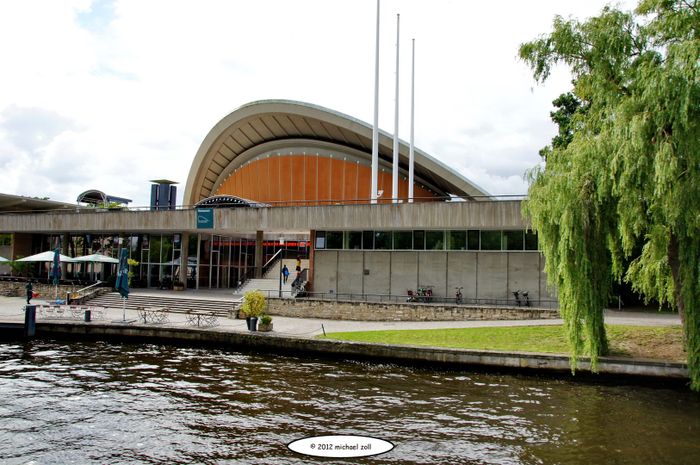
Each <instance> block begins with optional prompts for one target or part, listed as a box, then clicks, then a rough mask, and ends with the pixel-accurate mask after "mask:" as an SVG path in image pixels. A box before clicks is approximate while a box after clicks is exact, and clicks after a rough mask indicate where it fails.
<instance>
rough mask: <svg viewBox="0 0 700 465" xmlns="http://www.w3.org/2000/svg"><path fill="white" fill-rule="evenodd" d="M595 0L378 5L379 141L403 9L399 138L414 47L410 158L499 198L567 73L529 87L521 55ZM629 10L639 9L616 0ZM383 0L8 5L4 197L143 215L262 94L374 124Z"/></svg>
mask: <svg viewBox="0 0 700 465" xmlns="http://www.w3.org/2000/svg"><path fill="white" fill-rule="evenodd" d="M606 3H607V2H605V1H602V0H552V1H550V0H536V1H522V0H519V1H518V0H501V1H498V2H482V1H480V2H477V1H466V0H462V1H457V0H454V1H449V0H430V1H426V0H424V1H406V0H403V1H399V0H393V1H392V0H383V1H382V3H381V39H380V40H381V52H380V60H381V64H380V109H379V112H380V116H379V119H380V128H381V129H383V130H386V131H387V132H392V131H393V128H394V81H395V75H394V67H395V53H396V52H395V42H396V14H397V13H400V14H401V43H400V46H401V48H400V51H401V54H400V55H401V71H400V73H401V74H400V78H401V83H400V90H401V94H400V99H399V101H400V105H401V114H400V134H399V135H400V137H401V138H402V139H404V140H408V139H409V115H410V85H411V81H410V66H411V38H415V39H416V126H415V127H416V136H415V137H416V139H415V140H416V146H417V147H419V148H421V149H423V150H425V151H427V152H428V153H429V154H431V155H432V156H434V157H436V158H438V159H439V160H441V161H442V162H444V163H446V164H447V165H448V166H450V167H452V168H454V169H456V170H458V171H459V172H460V173H462V174H463V175H464V176H466V177H467V178H469V179H471V180H473V181H474V182H476V183H477V184H478V185H480V186H482V187H483V188H485V189H486V190H487V191H489V192H490V193H492V194H523V193H525V192H526V190H527V186H526V183H525V181H524V180H523V173H524V172H525V170H526V169H528V168H530V167H532V166H533V165H535V164H537V163H538V162H539V156H538V155H537V152H538V150H539V149H540V148H541V147H543V146H544V145H546V144H548V143H549V141H550V139H551V138H552V136H553V135H554V134H555V132H556V128H555V126H554V125H553V123H551V121H550V118H549V112H550V111H551V109H552V106H551V101H552V100H553V99H554V98H556V96H558V95H559V94H560V93H562V92H564V91H567V90H569V89H570V87H571V85H570V77H569V75H568V73H567V71H566V70H565V69H561V70H558V71H557V72H555V73H554V75H553V76H552V78H551V79H550V81H549V82H548V83H547V85H545V86H538V85H536V84H535V82H534V80H533V79H532V76H531V74H530V72H529V70H528V68H527V67H526V66H525V64H524V63H522V62H520V61H519V60H518V59H517V52H518V46H519V44H520V43H522V42H525V41H529V40H532V39H534V38H536V37H537V36H538V35H540V34H543V33H547V32H549V31H550V30H551V24H552V19H553V18H554V15H557V14H558V15H561V16H564V17H568V16H573V17H575V18H578V19H585V18H587V17H590V16H592V15H596V14H598V13H599V12H600V10H601V8H602V7H603V6H604V5H605V4H606ZM623 5H624V6H625V7H626V8H631V7H632V6H634V4H633V3H632V2H631V1H629V0H627V1H626V2H623ZM375 12H376V3H375V0H353V1H331V0H325V1H324V0H318V1H312V0H294V1H290V0H279V1H272V0H258V1H254V2H253V1H233V0H228V1H223V0H222V1H204V0H198V1H177V0H165V1H155V0H124V1H102V0H97V1H90V0H46V1H31V0H6V1H2V2H0V43H1V44H3V45H2V47H0V63H1V64H2V72H0V170H1V172H2V186H0V192H3V193H9V194H18V195H29V196H38V197H44V196H47V197H49V198H51V199H55V200H61V201H72V202H73V201H75V199H76V197H77V195H78V194H79V193H80V192H82V191H84V190H87V189H100V190H102V191H105V192H107V193H108V194H112V195H116V196H122V197H127V198H131V199H133V200H134V202H133V203H132V205H133V206H139V205H147V204H148V202H149V198H150V187H149V184H150V183H149V182H148V180H149V179H156V178H167V179H172V180H176V181H179V182H180V183H181V184H180V186H179V189H178V191H179V192H178V194H179V195H178V197H179V199H178V200H179V201H181V199H182V194H183V191H184V187H185V183H186V181H187V173H188V171H189V168H190V164H191V162H192V159H193V158H194V155H195V153H196V151H197V149H198V148H199V145H200V143H201V141H202V140H203V139H204V137H205V136H206V134H207V133H208V132H209V130H210V129H211V128H212V127H213V126H214V125H215V124H216V123H217V122H218V121H219V120H220V119H221V118H223V117H224V116H225V115H227V114H228V113H230V112H231V111H233V110H235V109H236V108H238V107H239V106H241V105H243V104H245V103H248V102H251V101H254V100H261V99H278V98H279V99H291V100H300V101H305V102H309V103H313V104H317V105H321V106H324V107H327V108H330V109H333V110H336V111H340V112H342V113H346V114H348V115H350V116H353V117H355V118H359V119H361V120H363V121H366V122H368V123H370V124H371V123H372V120H373V101H374V94H373V92H374V40H375Z"/></svg>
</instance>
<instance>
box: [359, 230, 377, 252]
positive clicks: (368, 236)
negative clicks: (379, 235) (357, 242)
mask: <svg viewBox="0 0 700 465" xmlns="http://www.w3.org/2000/svg"><path fill="white" fill-rule="evenodd" d="M362 248H363V249H367V250H372V249H373V248H374V231H362Z"/></svg>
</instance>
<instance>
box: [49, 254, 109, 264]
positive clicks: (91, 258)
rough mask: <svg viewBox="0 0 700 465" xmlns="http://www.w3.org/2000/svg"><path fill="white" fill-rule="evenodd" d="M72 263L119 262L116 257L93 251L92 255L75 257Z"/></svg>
mask: <svg viewBox="0 0 700 465" xmlns="http://www.w3.org/2000/svg"><path fill="white" fill-rule="evenodd" d="M61 260H63V258H61ZM73 262H74V263H79V262H89V263H119V260H117V259H116V258H112V257H108V256H107V255H102V254H101V253H94V254H92V255H84V256H82V257H75V258H74V259H73Z"/></svg>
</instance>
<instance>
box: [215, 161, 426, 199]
mask: <svg viewBox="0 0 700 465" xmlns="http://www.w3.org/2000/svg"><path fill="white" fill-rule="evenodd" d="M371 177H372V172H371V167H370V166H368V165H367V164H363V163H362V162H361V161H359V160H352V159H348V157H344V156H338V155H336V156H333V155H318V154H268V155H266V156H263V157H260V158H258V159H255V160H252V161H250V162H248V163H247V164H245V165H243V166H241V167H239V168H237V169H235V170H234V171H233V172H231V173H230V174H229V176H228V177H227V178H226V179H225V180H224V181H223V182H222V183H221V184H220V185H219V186H218V187H217V189H216V190H215V192H214V194H215V195H234V196H237V197H242V198H245V199H254V200H255V201H257V202H264V203H269V204H272V205H277V204H281V205H286V204H305V203H313V204H319V203H320V204H323V203H331V204H334V203H342V204H353V203H367V202H368V201H369V194H370V183H371ZM377 185H378V191H379V192H380V193H381V195H380V196H379V202H380V203H383V202H391V201H392V199H393V198H398V199H399V200H402V201H404V202H405V201H407V200H408V180H407V179H406V178H405V176H401V177H400V178H399V189H398V193H397V195H394V194H393V193H392V192H391V188H392V184H391V172H390V171H388V170H385V169H384V170H381V171H380V172H379V176H378V178H377ZM414 198H415V199H416V201H426V200H437V199H439V197H438V196H437V195H436V194H435V193H433V192H431V191H430V190H428V189H425V188H423V187H422V186H421V185H419V184H418V183H414Z"/></svg>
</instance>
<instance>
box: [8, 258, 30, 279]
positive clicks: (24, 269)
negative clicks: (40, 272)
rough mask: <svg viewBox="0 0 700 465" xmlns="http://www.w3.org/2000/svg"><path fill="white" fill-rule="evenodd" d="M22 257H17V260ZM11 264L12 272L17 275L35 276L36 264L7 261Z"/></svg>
mask: <svg viewBox="0 0 700 465" xmlns="http://www.w3.org/2000/svg"><path fill="white" fill-rule="evenodd" d="M20 258H22V257H17V259H16V260H19V259H20ZM7 264H8V265H10V269H11V270H12V274H13V275H15V276H27V277H30V278H31V277H34V264H33V263H29V262H18V261H14V262H9V263H7Z"/></svg>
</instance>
